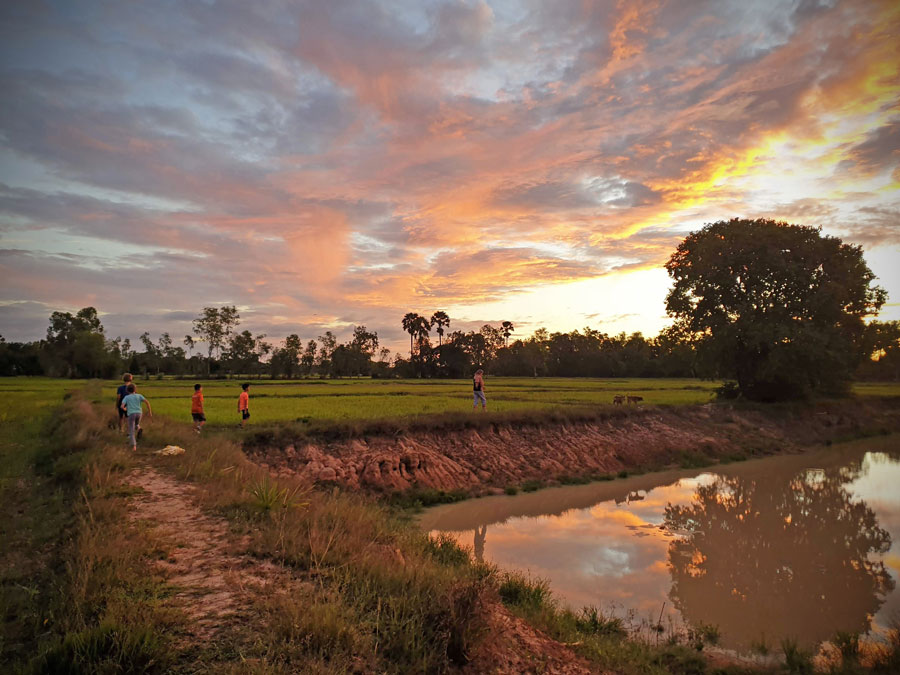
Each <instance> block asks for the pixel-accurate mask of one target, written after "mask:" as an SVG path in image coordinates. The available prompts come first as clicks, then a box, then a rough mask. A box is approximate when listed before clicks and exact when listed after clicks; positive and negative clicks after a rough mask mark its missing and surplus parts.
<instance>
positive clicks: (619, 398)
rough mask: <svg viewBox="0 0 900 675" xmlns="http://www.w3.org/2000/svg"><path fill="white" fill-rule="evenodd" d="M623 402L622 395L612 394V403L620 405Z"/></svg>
mask: <svg viewBox="0 0 900 675" xmlns="http://www.w3.org/2000/svg"><path fill="white" fill-rule="evenodd" d="M623 403H625V397H624V396H621V395H619V396H613V405H622V404H623Z"/></svg>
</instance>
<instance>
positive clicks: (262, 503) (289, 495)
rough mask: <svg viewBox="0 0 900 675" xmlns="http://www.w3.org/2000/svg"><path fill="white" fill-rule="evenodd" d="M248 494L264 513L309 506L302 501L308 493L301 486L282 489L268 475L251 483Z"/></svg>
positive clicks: (248, 486)
mask: <svg viewBox="0 0 900 675" xmlns="http://www.w3.org/2000/svg"><path fill="white" fill-rule="evenodd" d="M247 492H249V493H250V495H251V496H252V497H253V499H254V505H255V506H256V507H257V508H258V509H259V510H260V511H263V512H264V513H269V512H270V511H272V510H273V509H276V508H281V509H289V508H302V507H304V506H308V504H309V502H305V501H302V499H301V498H302V497H303V495H304V494H305V493H306V492H308V491H303V490H302V489H301V487H300V486H299V485H295V486H293V487H281V486H279V485H278V484H277V483H275V482H274V481H273V480H272V479H271V478H270V477H269V475H268V474H265V475H264V476H263V477H262V478H261V479H259V478H258V479H255V480H253V481H251V482H250V484H249V485H247Z"/></svg>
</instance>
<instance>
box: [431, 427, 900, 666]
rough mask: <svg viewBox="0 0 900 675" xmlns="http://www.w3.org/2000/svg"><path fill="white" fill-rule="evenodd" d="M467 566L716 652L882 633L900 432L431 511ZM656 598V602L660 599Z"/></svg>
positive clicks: (898, 501)
mask: <svg viewBox="0 0 900 675" xmlns="http://www.w3.org/2000/svg"><path fill="white" fill-rule="evenodd" d="M421 525H422V526H423V527H424V528H425V529H427V530H429V531H432V532H438V531H442V532H447V533H449V534H451V535H452V536H454V537H455V538H456V539H457V540H458V541H459V542H460V543H462V544H463V545H465V546H467V547H469V548H470V549H471V550H472V552H473V554H474V555H475V557H477V558H479V559H483V560H487V561H491V562H493V563H496V564H498V565H499V566H501V567H502V568H506V569H521V570H527V571H529V572H530V573H532V574H533V575H535V576H538V577H542V578H544V579H547V580H548V581H549V582H550V586H551V588H552V589H553V591H554V592H555V594H556V595H557V596H558V597H559V598H561V599H562V600H563V601H564V602H566V603H568V604H569V605H571V606H573V607H575V608H578V607H581V606H584V605H594V606H599V607H601V608H603V609H604V610H606V611H611V612H615V613H617V614H619V615H628V614H631V615H632V616H634V617H635V619H636V620H640V619H641V618H645V617H646V618H648V619H651V618H652V622H656V621H657V620H658V619H659V616H660V612H661V610H662V616H663V623H664V624H665V623H666V622H667V621H669V622H671V623H672V625H675V626H677V625H681V624H682V623H683V622H685V621H687V622H690V623H697V622H704V623H711V624H715V625H717V626H718V627H719V630H720V632H721V636H722V637H721V641H722V646H724V647H726V648H730V649H735V650H738V651H747V650H748V649H749V647H750V645H751V643H753V642H758V641H759V640H760V639H765V640H766V642H767V643H768V644H770V645H777V644H778V642H779V641H780V639H781V638H782V637H793V638H795V639H798V640H800V641H801V643H803V644H813V643H818V642H821V641H823V640H827V639H828V638H830V637H831V636H833V635H834V633H835V631H838V630H844V631H855V632H860V633H866V632H867V631H870V630H871V631H873V632H874V633H877V632H878V631H880V630H883V629H884V628H885V627H886V626H887V625H888V624H889V622H890V619H891V617H892V616H898V617H900V592H898V591H897V590H896V587H897V581H898V577H900V543H898V542H900V436H897V435H894V436H889V437H881V438H877V439H867V440H864V441H857V442H853V443H847V444H841V445H835V446H833V447H831V448H825V449H822V450H816V451H811V452H807V453H804V454H801V455H785V456H780V457H770V458H765V459H759V460H751V461H747V462H741V463H736V464H729V465H725V466H716V467H715V468H713V469H706V470H693V471H671V472H662V473H654V474H648V475H645V476H638V477H634V478H628V479H624V480H616V481H612V482H607V483H593V484H590V485H581V486H573V487H560V488H550V489H547V490H541V491H539V492H535V493H531V494H523V495H517V496H514V497H507V496H500V497H487V498H482V499H475V500H469V501H466V502H461V503H459V504H449V505H445V506H439V507H436V508H433V509H430V510H428V511H426V512H425V513H424V514H423V515H422V516H421ZM664 603H665V604H664Z"/></svg>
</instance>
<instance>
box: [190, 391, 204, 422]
mask: <svg viewBox="0 0 900 675" xmlns="http://www.w3.org/2000/svg"><path fill="white" fill-rule="evenodd" d="M191 417H192V418H193V419H194V431H196V432H197V433H198V434H199V433H200V430H201V429H202V428H203V425H204V424H206V415H205V414H203V386H202V385H199V384H195V385H194V395H193V396H191Z"/></svg>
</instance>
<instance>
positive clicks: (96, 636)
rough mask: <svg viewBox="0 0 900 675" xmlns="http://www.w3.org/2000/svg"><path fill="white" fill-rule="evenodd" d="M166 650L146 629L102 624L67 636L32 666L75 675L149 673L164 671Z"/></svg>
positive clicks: (151, 632)
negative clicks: (86, 674)
mask: <svg viewBox="0 0 900 675" xmlns="http://www.w3.org/2000/svg"><path fill="white" fill-rule="evenodd" d="M167 654H168V651H167V650H166V649H165V645H164V644H163V643H162V642H161V640H160V639H159V637H158V636H157V635H156V634H155V633H154V632H153V631H152V630H151V629H149V628H140V627H138V628H135V627H130V628H129V627H125V626H121V625H118V624H114V623H103V624H101V625H100V626H96V627H94V628H88V629H86V630H83V631H80V632H78V633H70V634H68V635H67V636H66V637H65V638H64V639H63V641H62V642H61V643H60V644H58V645H56V646H55V647H52V648H50V649H49V650H48V651H47V652H45V653H44V654H43V656H42V657H41V658H40V659H38V661H37V662H36V664H35V666H36V667H35V669H34V670H35V671H36V672H41V673H46V674H48V675H49V674H56V673H59V674H60V675H62V674H63V673H65V674H66V675H71V674H74V673H106V672H109V673H113V672H119V673H149V672H156V671H157V670H161V669H163V668H162V667H164V666H165V664H166V662H167Z"/></svg>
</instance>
